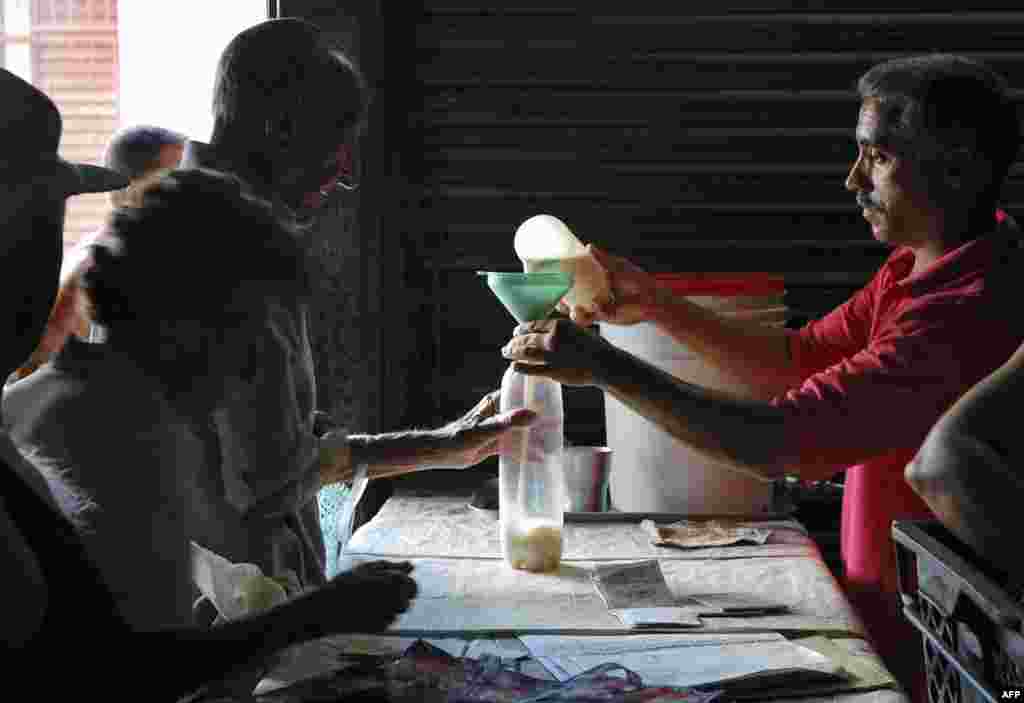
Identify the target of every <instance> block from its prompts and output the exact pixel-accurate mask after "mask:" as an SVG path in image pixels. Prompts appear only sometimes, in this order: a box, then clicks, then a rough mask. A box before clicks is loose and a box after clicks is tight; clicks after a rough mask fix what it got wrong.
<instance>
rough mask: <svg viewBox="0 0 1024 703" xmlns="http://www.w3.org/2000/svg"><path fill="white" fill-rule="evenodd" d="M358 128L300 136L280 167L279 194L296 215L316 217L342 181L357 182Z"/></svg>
mask: <svg viewBox="0 0 1024 703" xmlns="http://www.w3.org/2000/svg"><path fill="white" fill-rule="evenodd" d="M358 132H359V128H358V127H353V128H349V129H346V130H344V131H342V132H336V131H333V130H332V132H331V133H325V134H321V135H320V136H319V137H317V135H314V134H304V135H299V138H298V139H296V143H295V146H294V147H293V148H292V149H291V150H289V152H288V154H287V156H286V157H285V158H284V159H283V160H282V163H280V164H279V166H278V174H279V175H278V184H277V188H278V195H279V197H280V198H281V200H282V201H283V202H284V203H285V205H287V206H288V207H289V208H291V209H292V210H293V211H295V212H296V213H299V214H300V215H304V216H306V217H308V218H314V217H315V216H316V214H317V212H318V211H319V210H320V209H321V208H322V207H323V205H324V203H325V202H326V201H327V200H328V198H329V197H330V196H331V195H332V194H333V193H334V192H335V191H336V190H337V189H338V188H339V187H340V185H339V182H346V183H357V182H358V165H359V158H358V154H357V152H356V145H357V144H358V142H359V134H358Z"/></svg>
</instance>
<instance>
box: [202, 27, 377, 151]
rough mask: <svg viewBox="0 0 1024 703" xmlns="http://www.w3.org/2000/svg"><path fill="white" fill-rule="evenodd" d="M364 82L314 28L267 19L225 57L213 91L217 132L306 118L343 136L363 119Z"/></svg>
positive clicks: (366, 98)
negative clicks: (286, 117) (317, 121)
mask: <svg viewBox="0 0 1024 703" xmlns="http://www.w3.org/2000/svg"><path fill="white" fill-rule="evenodd" d="M368 101H369V95H368V89H367V86H366V82H365V79H364V78H363V75H362V73H360V71H359V69H358V68H356V66H355V64H354V63H353V62H352V61H351V59H349V58H348V57H347V56H346V55H345V54H344V53H342V52H340V51H337V50H334V49H331V48H330V47H329V46H327V44H326V43H325V40H324V36H323V33H322V32H321V31H320V30H319V28H317V27H316V26H315V25H312V24H310V23H309V22H305V21H303V20H299V19H295V18H284V19H276V20H268V21H266V22H261V23H260V24H257V25H255V26H253V27H250V28H248V29H246V30H244V31H242V32H241V33H240V34H238V35H237V36H236V37H235V38H234V39H232V40H231V42H230V43H229V44H228V46H227V47H226V48H225V49H224V52H223V53H222V54H221V57H220V61H219V63H218V64H217V74H216V77H215V81H214V88H213V116H214V121H215V126H214V131H215V132H219V131H222V130H225V129H228V128H234V127H242V128H243V131H247V130H246V129H245V128H249V129H251V128H253V127H258V128H259V127H261V126H262V124H263V123H265V122H266V121H267V120H278V119H280V118H281V117H282V116H286V115H288V116H294V115H296V114H299V115H303V116H304V117H306V118H310V119H320V120H325V122H324V123H323V124H322V125H320V127H321V128H322V129H324V130H325V131H327V130H335V131H337V133H339V134H341V133H343V132H344V131H345V130H348V129H350V128H352V127H354V126H355V125H358V124H359V123H360V122H362V120H363V119H364V117H365V113H366V110H367V103H368Z"/></svg>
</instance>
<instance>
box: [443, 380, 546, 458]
mask: <svg viewBox="0 0 1024 703" xmlns="http://www.w3.org/2000/svg"><path fill="white" fill-rule="evenodd" d="M500 399H501V391H492V392H491V393H488V394H487V395H485V396H484V397H483V398H482V399H481V400H480V402H479V403H477V404H476V405H475V406H473V409H472V410H470V411H469V412H468V413H466V414H465V415H463V416H462V417H460V418H459V419H458V420H455V421H454V422H451V423H449V424H448V425H445V426H444V427H443V428H441V429H440V430H439V433H440V434H441V436H442V437H443V439H442V443H441V448H440V452H441V456H440V458H439V461H438V465H441V466H449V467H452V468H460V469H461V468H467V467H470V466H475V465H477V464H479V463H480V462H481V461H483V460H484V459H486V458H488V457H490V456H494V455H495V454H497V453H498V447H499V443H500V441H501V439H502V437H504V436H505V435H506V434H507V433H508V432H510V431H512V430H513V429H515V428H521V427H527V426H529V425H530V424H531V423H532V422H533V421H534V420H535V419H536V417H537V415H536V413H534V412H533V411H532V410H527V409H526V408H517V409H515V410H510V411H508V412H506V413H501V414H499V413H498V402H499V400H500Z"/></svg>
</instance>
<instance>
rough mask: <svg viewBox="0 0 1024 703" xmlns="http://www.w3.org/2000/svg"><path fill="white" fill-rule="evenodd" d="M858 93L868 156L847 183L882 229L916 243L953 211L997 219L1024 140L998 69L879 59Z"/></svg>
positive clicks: (960, 62)
mask: <svg viewBox="0 0 1024 703" xmlns="http://www.w3.org/2000/svg"><path fill="white" fill-rule="evenodd" d="M858 92H859V93H860V97H861V100H862V103H861V111H860V119H859V122H858V127H857V141H858V144H859V146H860V156H859V158H858V161H857V163H856V164H855V165H854V168H853V170H851V173H850V177H849V179H848V181H847V187H848V188H849V189H850V190H854V191H857V193H858V202H859V203H860V204H861V206H862V207H863V208H864V211H865V217H866V219H867V220H868V222H870V223H871V225H872V229H873V231H874V233H875V236H876V237H878V238H879V239H881V240H882V241H888V242H890V243H893V244H912V243H914V242H913V237H914V236H915V234H914V233H915V232H918V233H919V232H921V231H923V230H924V229H927V228H929V227H931V228H935V227H939V228H941V227H942V223H943V222H946V221H948V220H949V219H950V217H951V216H952V217H959V219H961V220H964V221H972V222H984V221H986V220H987V221H991V219H992V212H993V211H994V209H995V206H996V200H997V199H998V197H999V193H1000V189H1001V187H1002V184H1003V181H1004V179H1005V177H1006V174H1007V171H1008V170H1009V167H1010V165H1011V164H1012V163H1013V161H1014V160H1015V158H1016V156H1017V149H1018V146H1019V143H1020V128H1019V124H1018V117H1017V112H1016V108H1015V106H1014V104H1013V102H1012V100H1011V99H1010V97H1009V95H1008V94H1007V87H1006V83H1005V81H1004V80H1003V79H1002V78H1001V77H1000V76H999V75H998V74H996V73H995V72H994V71H992V70H991V69H990V68H989V67H987V66H985V65H984V64H982V63H980V62H978V61H974V60H972V59H969V58H966V57H962V56H954V55H949V54H932V55H927V56H913V57H908V58H901V59H894V60H891V61H887V62H885V63H882V64H879V65H877V66H875V67H874V68H872V69H871V70H869V71H868V72H867V73H865V74H864V75H863V76H862V77H861V79H860V81H859V83H858ZM964 211H969V212H967V213H966V215H965V216H962V217H961V215H964ZM975 234H977V233H975Z"/></svg>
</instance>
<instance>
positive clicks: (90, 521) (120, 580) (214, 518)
mask: <svg viewBox="0 0 1024 703" xmlns="http://www.w3.org/2000/svg"><path fill="white" fill-rule="evenodd" d="M196 212H202V213H203V214H204V218H203V220H202V221H201V222H196V221H195V219H194V214H195V213H196ZM208 228H209V229H208ZM214 229H215V230H218V231H227V232H234V236H231V235H222V236H221V237H220V238H214V239H212V240H211V239H210V235H209V232H210V230H214ZM108 230H109V231H108V234H107V235H105V237H104V239H101V240H99V242H98V243H97V244H96V246H95V247H94V253H93V254H92V256H93V258H94V259H95V262H94V264H93V266H92V267H91V268H90V269H89V270H88V271H87V272H86V274H85V275H84V284H85V291H86V295H87V297H88V298H89V302H90V305H91V307H92V308H93V309H94V311H95V315H96V318H97V320H99V321H100V322H101V323H103V324H104V325H105V326H107V327H108V328H109V332H110V339H109V341H108V342H107V343H104V344H88V343H85V342H83V341H80V340H77V339H72V340H70V341H69V342H68V344H67V346H66V347H65V348H64V349H63V350H62V351H61V352H60V353H59V354H58V355H57V357H56V358H55V360H54V362H53V363H52V364H49V365H47V366H44V367H43V368H42V369H40V370H39V371H37V372H35V373H34V374H32V375H31V376H30V377H28V378H26V379H25V380H23V381H20V382H18V383H16V384H14V385H12V386H10V387H9V388H8V389H7V391H6V393H5V394H4V402H3V410H4V416H5V417H6V418H7V424H8V425H9V428H10V434H11V437H12V438H13V439H14V441H15V442H16V444H17V446H18V448H19V449H20V450H21V451H22V452H23V453H25V454H26V455H27V456H29V457H36V458H37V460H38V461H40V462H45V463H46V464H47V465H49V466H51V467H53V468H54V469H55V470H57V471H59V472H62V473H64V474H65V475H66V476H67V477H68V478H69V479H70V480H71V481H72V482H73V483H74V485H77V486H78V487H80V488H81V489H82V490H83V491H84V492H85V494H86V495H87V496H88V497H89V499H90V501H91V502H92V503H94V504H95V506H96V507H95V508H93V509H91V510H88V511H86V512H85V513H84V514H83V515H82V520H83V522H84V523H85V529H84V531H83V536H82V539H83V541H84V542H85V544H86V546H87V548H88V550H89V553H90V555H91V556H92V558H93V560H94V561H95V562H96V564H97V565H98V566H99V567H100V569H101V571H102V572H103V574H104V577H105V578H106V579H107V583H108V584H109V585H110V587H111V589H112V591H113V593H114V596H115V598H116V600H117V602H118V606H119V608H120V612H121V613H122V615H123V616H124V617H125V619H126V620H127V621H128V622H130V623H131V624H132V625H134V626H136V627H141V628H144V629H153V628H156V627H160V626H167V625H184V624H188V623H190V622H191V621H192V618H191V615H192V603H193V600H194V588H193V586H192V570H191V559H190V551H189V544H188V542H189V540H195V541H196V542H198V543H200V544H201V545H202V546H204V547H206V548H208V549H212V550H213V551H215V552H223V551H227V550H228V549H229V548H230V547H232V546H233V545H237V544H238V543H241V542H244V541H245V540H246V539H247V533H244V532H242V531H241V528H240V527H238V524H237V522H238V521H237V518H236V516H235V511H234V509H233V508H232V506H231V505H230V504H229V503H227V502H226V501H225V500H224V499H223V497H222V494H223V488H222V486H221V485H220V481H219V480H218V479H219V477H217V476H216V475H215V474H214V473H212V472H211V471H209V469H208V467H210V466H211V465H212V466H216V464H217V462H218V461H219V457H215V456H214V457H211V456H207V455H205V454H204V452H206V451H207V450H208V447H207V446H206V445H205V444H204V443H203V442H201V441H200V440H199V438H198V436H197V428H202V427H203V423H204V422H205V417H206V413H207V412H208V409H209V408H210V407H212V406H213V405H214V404H216V403H217V402H219V401H220V400H221V398H222V396H223V394H224V392H225V391H226V389H227V388H228V386H229V384H230V380H229V379H230V377H231V376H232V375H233V374H237V373H239V372H240V370H242V369H247V370H255V369H256V368H257V367H259V366H260V364H261V360H260V359H259V358H258V357H255V358H254V357H253V356H252V355H251V354H250V353H249V352H250V340H251V339H252V337H253V335H257V334H259V330H260V329H261V323H262V318H261V313H260V311H261V310H262V309H263V308H264V306H265V305H266V302H267V300H281V301H282V303H283V304H294V303H295V301H296V299H297V297H298V296H300V295H303V294H304V292H305V290H306V285H307V283H306V279H305V278H304V273H303V270H302V266H303V262H304V257H303V255H302V253H301V250H300V249H299V247H298V244H297V243H296V242H295V240H294V237H293V236H292V235H291V234H290V233H289V232H287V231H285V230H284V229H283V228H281V227H280V226H279V224H278V223H277V220H276V219H275V218H274V217H273V216H272V214H271V213H270V211H269V208H267V207H265V206H264V205H262V204H260V203H258V202H256V201H254V200H252V199H249V198H246V197H245V196H243V195H242V194H241V191H240V187H239V185H238V183H237V182H235V181H233V180H231V179H226V178H224V177H222V176H219V175H215V174H213V173H212V172H202V171H175V172H172V173H171V175H170V176H168V177H166V178H165V179H164V180H163V181H161V182H158V183H155V184H153V185H152V186H151V187H150V189H149V190H148V191H147V193H146V195H145V197H144V199H143V200H142V202H141V203H140V204H139V205H138V206H137V207H136V208H135V209H122V210H119V211H117V212H116V213H115V216H114V217H113V218H112V220H111V223H110V225H109V228H108ZM249 235H259V236H261V237H262V238H261V239H259V240H258V243H257V244H254V245H252V246H250V247H249V250H248V254H247V261H248V263H249V266H250V268H251V270H252V271H255V272H259V273H260V274H261V275H259V276H256V281H255V282H252V281H246V280H243V279H241V272H239V271H237V269H235V268H233V266H232V264H233V263H234V259H235V255H236V252H237V241H236V239H237V238H240V237H244V236H249ZM192 252H202V257H201V259H202V263H201V264H200V263H198V262H190V259H191V256H190V255H191V253H192ZM175 254H177V255H178V256H180V257H182V260H181V261H180V262H179V265H177V266H173V265H169V264H170V262H171V261H173V259H174V256H175ZM289 262H290V263H289ZM186 266H188V267H189V269H190V275H189V285H188V289H187V290H181V288H180V276H179V274H178V272H179V271H180V270H182V269H183V268H184V267H186ZM272 268H273V269H276V273H275V272H273V271H271V270H270V269H272ZM233 270H234V271H236V274H235V275H234V276H232V275H231V271H233ZM232 529H235V530H236V534H232V533H231V530H232Z"/></svg>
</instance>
